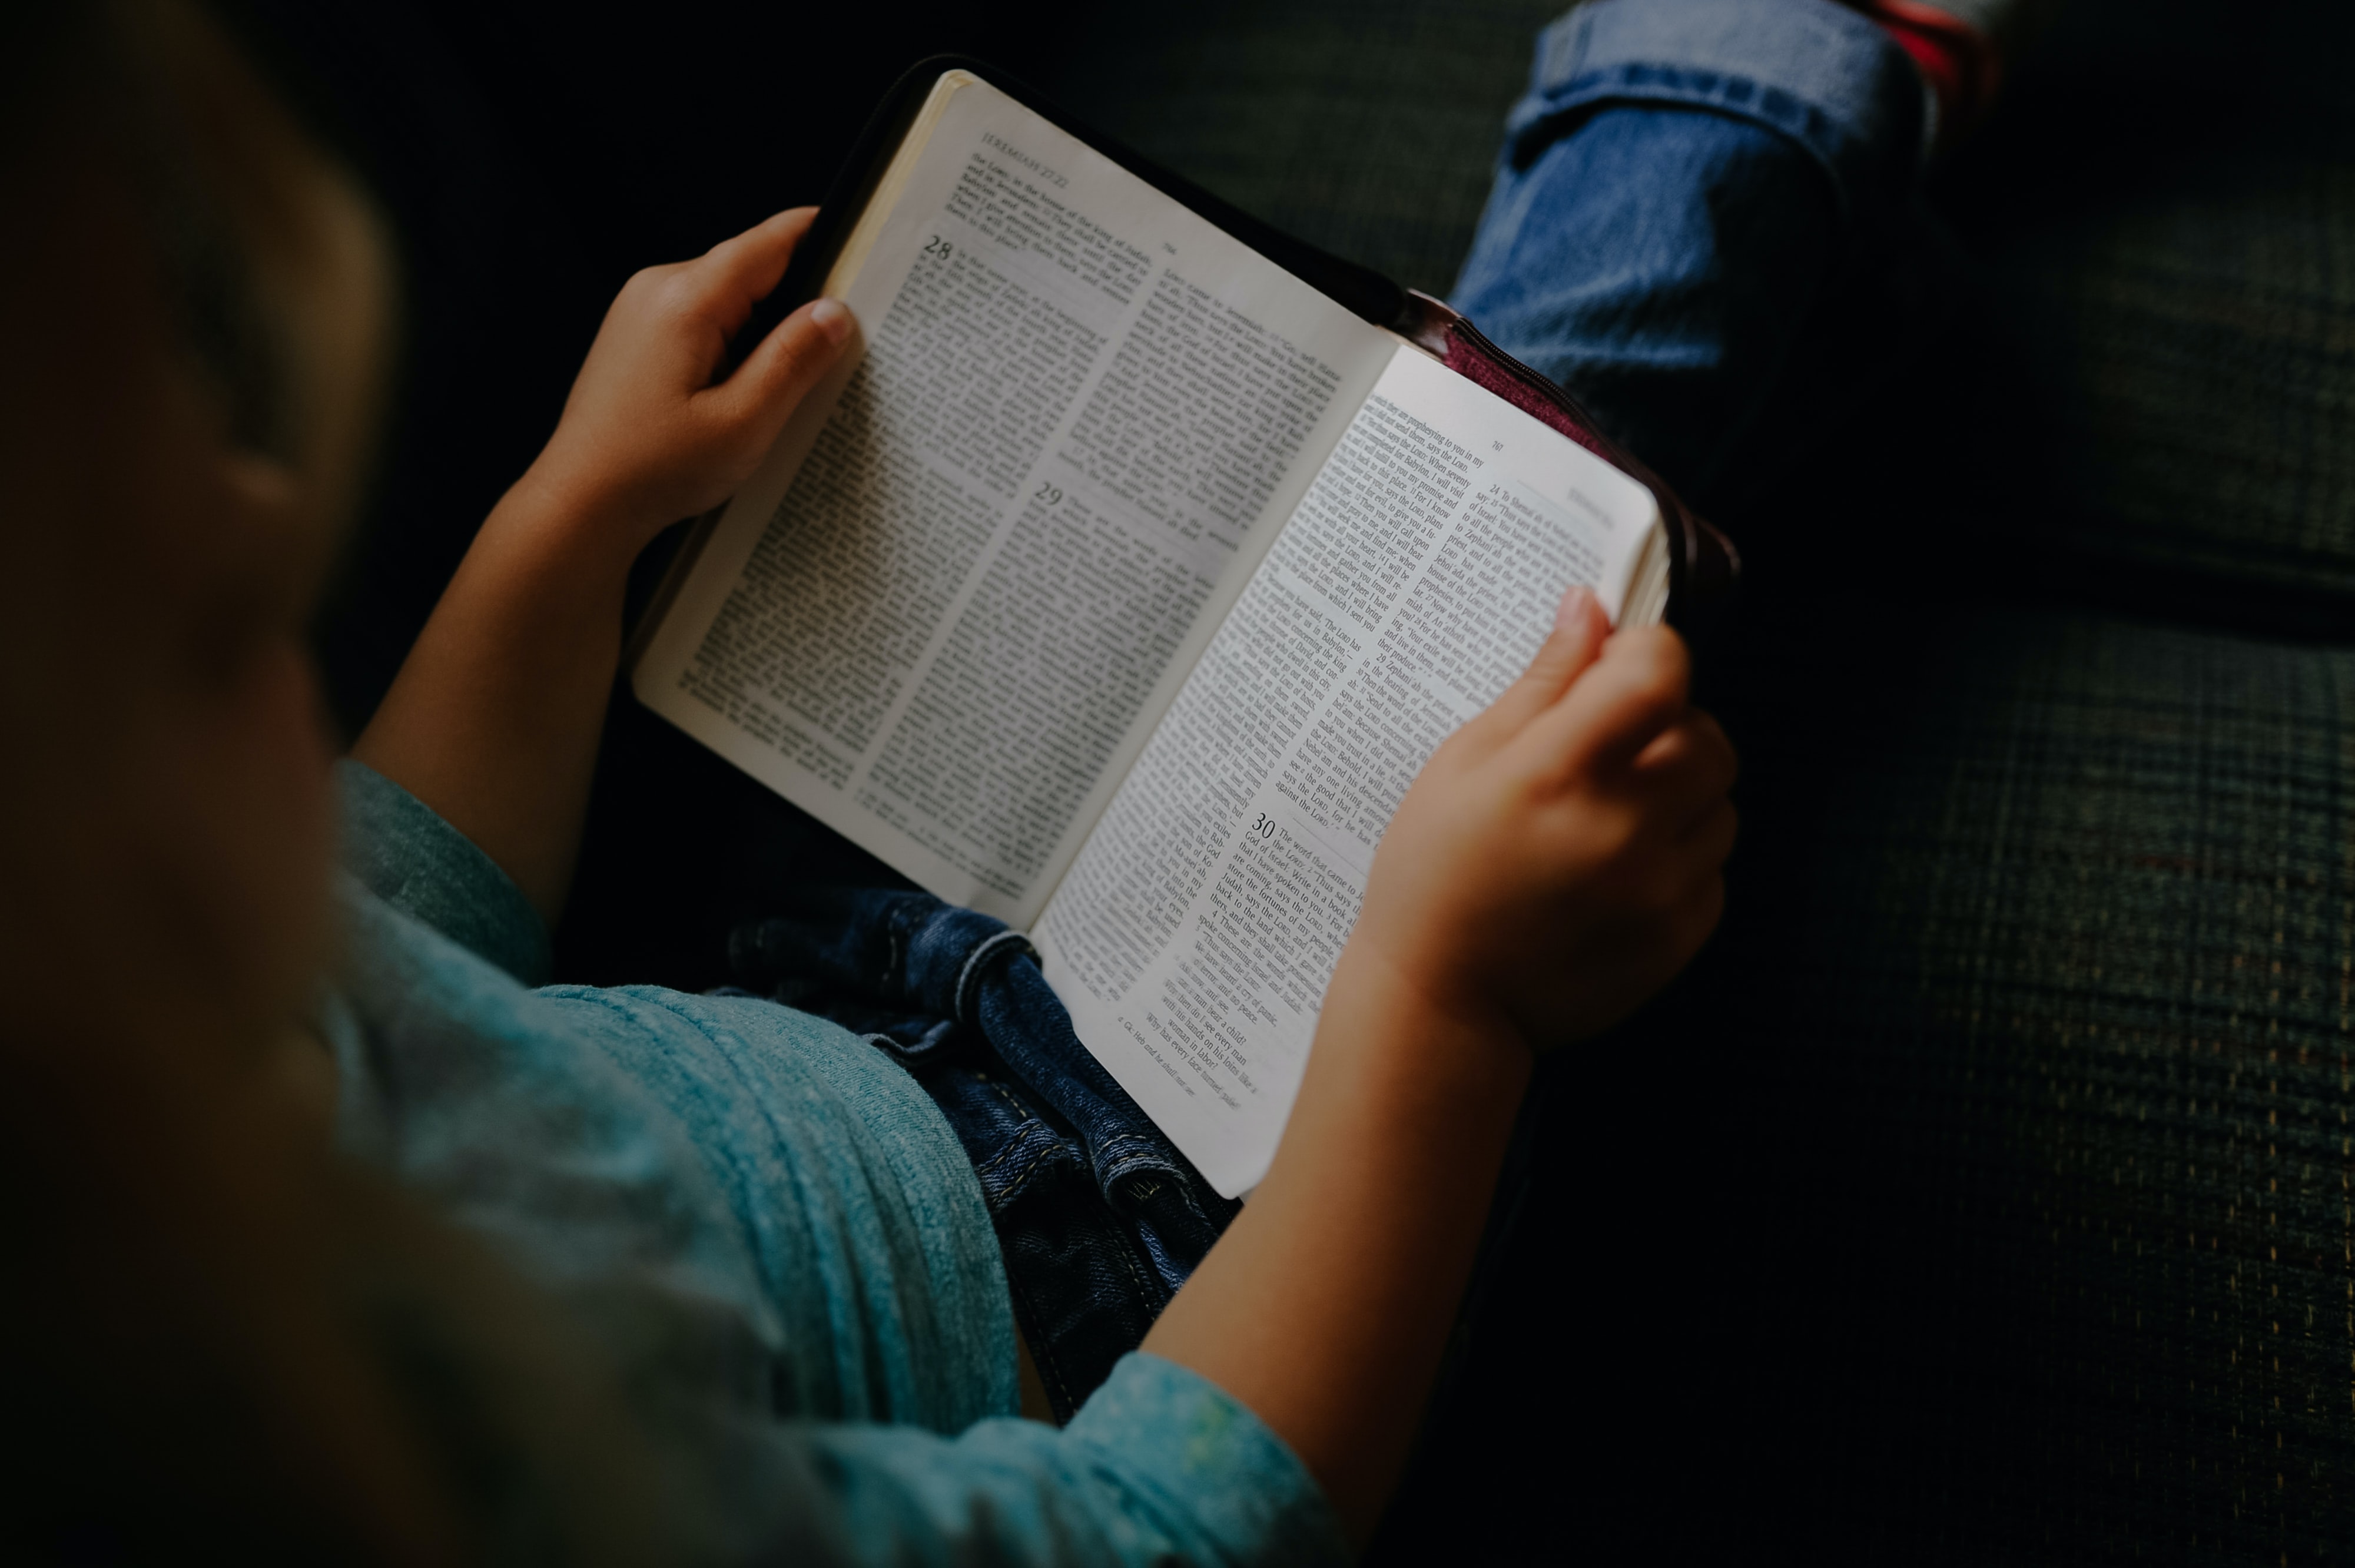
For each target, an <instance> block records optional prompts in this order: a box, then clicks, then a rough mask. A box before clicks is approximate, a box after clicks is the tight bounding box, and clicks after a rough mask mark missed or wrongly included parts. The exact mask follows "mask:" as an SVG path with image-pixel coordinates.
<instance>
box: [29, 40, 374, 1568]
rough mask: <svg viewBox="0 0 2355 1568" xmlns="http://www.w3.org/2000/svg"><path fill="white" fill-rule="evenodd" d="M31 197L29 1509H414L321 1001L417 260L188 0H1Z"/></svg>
mask: <svg viewBox="0 0 2355 1568" xmlns="http://www.w3.org/2000/svg"><path fill="white" fill-rule="evenodd" d="M0 212H5V214H6V218H5V220H0V344H5V346H6V347H5V353H0V734H5V737H6V740H5V752H0V756H5V766H0V1019H5V1022H0V1229H5V1232H6V1233H7V1235H8V1237H9V1245H10V1275H9V1287H8V1290H7V1291H6V1292H5V1299H0V1336H5V1339H6V1340H7V1343H8V1346H9V1351H8V1354H7V1356H6V1357H5V1359H0V1404H5V1407H6V1408H7V1409H8V1410H9V1412H10V1415H11V1419H12V1424H14V1425H15V1427H16V1430H17V1432H18V1435H19V1439H20V1442H19V1445H18V1448H19V1459H18V1462H17V1463H16V1464H15V1465H12V1467H11V1475H10V1477H9V1481H8V1483H7V1487H6V1490H7V1491H8V1493H9V1494H11V1495H10V1496H9V1498H8V1499H7V1504H8V1506H7V1509H6V1511H7V1513H8V1515H9V1518H10V1521H11V1522H10V1524H9V1525H8V1526H7V1527H6V1531H7V1532H8V1533H7V1535H6V1537H5V1538H6V1539H8V1540H10V1541H16V1542H17V1543H18V1544H19V1545H24V1544H27V1542H24V1541H21V1540H20V1538H19V1537H18V1536H17V1534H16V1532H18V1531H31V1532H32V1533H33V1536H34V1541H35V1543H37V1542H38V1541H39V1535H40V1532H41V1531H42V1530H43V1528H44V1526H43V1525H42V1524H41V1523H40V1519H41V1516H42V1514H43V1513H44V1512H48V1513H52V1514H55V1515H57V1516H58V1517H59V1518H62V1519H65V1520H72V1519H75V1518H77V1517H82V1515H79V1514H77V1512H76V1510H77V1509H80V1510H84V1513H85V1514H86V1513H87V1511H88V1510H91V1509H98V1510H100V1512H101V1517H103V1518H106V1519H108V1520H112V1519H115V1518H118V1517H119V1518H122V1519H125V1520H141V1519H145V1520H149V1521H150V1523H151V1524H152V1525H154V1526H155V1528H160V1529H166V1530H168V1529H169V1528H170V1524H169V1521H170V1519H171V1517H172V1513H173V1510H175V1509H184V1510H193V1511H192V1512H189V1513H186V1514H185V1515H184V1516H183V1517H184V1520H185V1521H186V1523H187V1525H188V1527H189V1528H200V1525H199V1523H198V1522H197V1521H199V1520H201V1519H202V1518H203V1516H204V1515H205V1514H206V1513H207V1512H208V1511H210V1510H215V1509H227V1510H229V1513H230V1514H231V1515H233V1516H239V1517H242V1518H245V1519H249V1520H251V1519H261V1518H268V1517H270V1515H271V1514H272V1512H273V1511H276V1510H279V1509H280V1506H281V1505H280V1503H279V1501H278V1499H281V1498H283V1497H285V1496H287V1495H290V1494H291V1495H293V1496H297V1497H302V1496H304V1495H305V1494H309V1496H308V1501H307V1507H308V1509H318V1510H321V1511H323V1512H324V1513H325V1514H326V1515H329V1516H341V1517H344V1518H346V1519H349V1518H354V1517H375V1518H379V1519H381V1518H384V1517H387V1515H388V1508H387V1506H385V1505H383V1504H382V1502H381V1499H378V1501H377V1502H369V1501H366V1500H362V1499H363V1497H364V1495H365V1494H366V1493H367V1492H368V1490H369V1489H370V1488H380V1487H381V1485H382V1483H381V1481H380V1479H379V1478H380V1477H385V1476H394V1475H395V1472H396V1471H397V1470H398V1468H399V1467H398V1466H392V1465H386V1464H382V1463H377V1462H374V1461H371V1460H368V1459H367V1458H365V1457H362V1455H363V1452H364V1451H367V1450H370V1449H371V1448H374V1449H377V1450H382V1448H383V1445H382V1444H381V1443H380V1442H379V1441H378V1435H380V1434H381V1432H382V1431H383V1427H382V1425H381V1424H380V1423H379V1422H378V1421H376V1420H375V1419H374V1418H372V1417H370V1416H368V1414H367V1413H366V1411H365V1410H364V1409H363V1408H362V1407H363V1406H364V1405H366V1404H367V1403H368V1401H369V1400H370V1399H371V1398H374V1397H376V1396H373V1395H369V1394H368V1393H367V1392H366V1390H367V1386H368V1379H367V1376H366V1375H365V1373H364V1371H360V1370H359V1369H362V1368H364V1366H365V1362H364V1360H362V1359H359V1358H357V1356H356V1355H355V1354H354V1352H353V1351H352V1349H351V1347H350V1345H349V1343H348V1342H347V1339H339V1338H338V1336H339V1335H340V1334H342V1333H343V1332H344V1331H343V1330H342V1329H340V1328H338V1327H337V1324H338V1322H339V1321H340V1320H339V1319H338V1317H336V1312H335V1310H334V1309H333V1308H332V1306H331V1305H330V1303H331V1301H332V1299H333V1291H332V1289H331V1288H330V1285H329V1284H328V1281H329V1279H330V1277H331V1275H333V1272H334V1271H333V1269H331V1268H330V1267H329V1265H328V1264H327V1263H326V1262H325V1260H327V1259H329V1258H331V1257H332V1256H333V1255H334V1248H335V1246H336V1244H337V1243H336V1238H337V1237H338V1236H339V1235H341V1234H343V1233H344V1227H343V1224H342V1221H340V1220H338V1219H337V1218H336V1214H338V1213H340V1212H342V1211H340V1210H338V1209H336V1200H334V1197H333V1195H334V1193H335V1191H336V1188H335V1185H334V1182H333V1180H332V1179H331V1175H330V1173H329V1171H328V1168H327V1167H326V1165H325V1158H324V1154H325V1143H326V1138H327V1134H328V1128H329V1119H328V1114H327V1110H328V1107H329V1106H330V1105H331V1104H332V1101H331V1099H330V1098H329V1097H328V1096H326V1095H325V1094H323V1093H320V1091H321V1089H322V1088H323V1087H324V1086H325V1085H326V1084H327V1083H330V1082H331V1079H330V1078H329V1076H328V1074H327V1071H326V1066H325V1055H324V1052H323V1051H321V1050H320V1049H319V1048H318V1046H317V1045H316V1044H315V1042H308V1043H306V1042H305V1041H304V1038H303V1036H302V1033H301V1028H300V1019H301V1014H302V1011H303V1008H304V1005H305V1003H306V1000H307V998H308V995H309V991H310V987H312V985H313V984H314V979H315V974H316V970H317V966H318V965H319V964H320V962H321V960H322V959H323V958H324V957H325V953H326V949H327V944H328V941H329V934H328V919H327V904H326V901H325V896H326V891H327V876H328V866H329V861H328V854H329V847H330V837H331V831H332V813H331V810H330V805H329V796H328V772H327V770H328V762H329V751H328V746H327V743H326V741H325V735H324V732H323V727H322V723H321V720H320V716H319V711H318V701H317V699H316V697H315V695H314V684H313V680H312V677H311V674H310V670H309V666H308V662H307V659H306V656H305V655H304V643H303V637H304V623H305V620H306V618H307V616H308V613H309V609H310V605H311V602H312V599H313V596H314V592H315V588H316V584H317V581H318V579H319V577H320V575H321V574H322V572H323V571H325V567H326V565H327V562H328V560H329V558H330V556H331V555H332V554H333V552H334V549H335V547H336V532H337V528H338V527H339V519H340V517H342V515H343V513H344V512H345V510H346V507H348V505H349V502H350V499H351V496H352V493H353V490H354V488H355V485H356V482H357V475H358V474H359V472H360V469H361V465H362V463H363V460H364V454H365V450H366V445H367V441H366V432H367V430H368V424H369V421H370V419H371V409H370V404H371V401H372V389H373V387H374V385H375V382H376V380H377V378H378V363H379V361H380V360H381V358H382V357H383V353H384V340H385V336H386V335H385V325H384V324H385V316H386V297H387V292H388V291H387V282H388V272H387V266H386V261H385V253H384V251H383V248H382V246H381V244H380V243H379V241H378V237H377V232H376V226H375V223H374V220H373V219H372V218H371V217H370V215H369V210H368V208H367V206H366V205H365V203H364V202H363V201H362V200H361V199H360V198H359V197H357V195H356V194H355V192H354V190H353V187H351V186H350V185H349V184H348V183H347V182H346V181H345V180H344V179H343V178H341V177H340V176H338V175H337V174H336V170H335V169H334V167H333V166H332V165H330V164H329V163H328V162H327V161H326V160H325V158H323V157H322V156H321V155H320V154H319V153H317V152H316V151H315V150H314V148H312V147H311V146H310V145H309V144H307V143H306V142H305V141H304V138H303V137H302V135H301V134H300V133H298V132H297V131H296V130H295V128H294V126H293V123H292V122H291V121H290V120H289V119H288V118H287V116H286V115H285V113H284V112H283V111H282V110H281V109H280V108H279V107H278V106H277V105H276V104H275V102H274V101H273V100H272V98H271V97H270V96H269V94H268V93H267V92H265V91H262V90H261V86H260V84H259V83H258V82H257V81H256V80H255V79H254V78H253V76H252V75H251V73H250V70H249V69H248V68H247V67H246V66H245V65H244V64H243V63H242V62H241V60H240V58H239V56H238V55H237V54H236V53H235V52H234V50H233V49H232V48H230V47H229V44H228V42H227V41H226V39H225V38H224V37H223V36H222V35H220V34H219V33H218V32H217V31H216V30H215V29H214V28H213V27H211V26H210V25H209V24H208V21H207V19H206V18H205V17H204V16H202V15H200V14H199V13H198V12H197V11H196V10H194V9H193V8H191V7H190V6H189V5H186V0H122V3H119V4H117V3H104V4H92V3H79V0H53V3H49V4H29V5H9V6H7V7H5V10H0ZM356 1391H357V1392H356ZM110 1472H111V1477H110ZM296 1477H304V1478H303V1479H300V1480H297V1479H296ZM394 1484H396V1485H397V1484H398V1477H397V1476H396V1477H395V1482H394ZM133 1492H135V1493H137V1494H139V1495H138V1496H136V1497H133V1496H132V1495H129V1494H131V1493H133ZM110 1498H112V1499H113V1500H114V1501H115V1502H116V1503H117V1504H119V1505H121V1511H120V1513H119V1514H115V1513H108V1512H105V1511H104V1510H105V1508H106V1499H110ZM257 1499H269V1500H268V1501H267V1502H261V1501H257ZM305 1511H306V1509H305V1508H304V1507H301V1506H298V1507H296V1508H294V1509H292V1510H291V1512H287V1513H286V1514H285V1515H284V1517H285V1518H286V1519H287V1520H295V1519H296V1518H298V1516H300V1515H302V1514H303V1513H304V1512H305ZM391 1511H392V1512H394V1513H398V1512H400V1511H401V1510H400V1509H398V1508H393V1509H391ZM59 1528H65V1526H62V1525H61V1526H59ZM287 1529H292V1530H293V1531H295V1533H297V1534H298V1535H299V1534H300V1533H301V1532H302V1531H303V1529H304V1526H302V1525H301V1524H299V1523H279V1524H272V1525H269V1526H266V1527H263V1528H262V1529H261V1531H260V1534H261V1537H263V1538H267V1536H268V1535H269V1534H270V1533H271V1531H273V1530H287ZM50 1544H52V1545H53V1544H54V1542H52V1543H50ZM90 1545H91V1550H94V1551H97V1552H101V1553H102V1552H105V1551H106V1550H107V1546H106V1543H105V1542H104V1541H96V1542H91V1543H90ZM36 1549H38V1546H37V1544H36Z"/></svg>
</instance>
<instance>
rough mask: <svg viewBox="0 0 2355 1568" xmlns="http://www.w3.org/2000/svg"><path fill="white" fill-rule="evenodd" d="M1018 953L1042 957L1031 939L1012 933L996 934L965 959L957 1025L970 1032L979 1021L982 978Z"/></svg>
mask: <svg viewBox="0 0 2355 1568" xmlns="http://www.w3.org/2000/svg"><path fill="white" fill-rule="evenodd" d="M1015 953H1019V954H1025V955H1028V956H1030V957H1032V958H1036V957H1037V956H1038V955H1039V950H1038V949H1037V948H1035V947H1033V946H1031V945H1030V939H1029V938H1028V937H1027V936H1025V935H1023V934H1022V933H1020V932H1018V931H1013V930H1007V931H1001V932H999V933H997V934H996V935H995V936H992V937H990V938H989V939H988V940H986V941H985V942H983V943H982V944H980V945H978V946H977V947H975V949H974V950H973V951H972V952H971V953H969V954H967V955H965V960H964V968H962V969H960V970H958V971H957V982H956V1007H955V1015H956V1021H957V1022H958V1023H960V1024H963V1025H964V1026H965V1027H966V1028H968V1029H970V1028H972V1027H974V1026H975V1024H976V1023H978V1022H979V1021H980V1020H979V1019H978V1018H977V1017H976V1016H975V1010H974V1007H975V1001H976V999H977V998H978V997H979V996H980V994H981V982H982V980H983V978H984V977H985V976H987V975H988V973H989V966H990V965H992V964H994V963H996V961H997V960H998V959H1000V958H1003V957H1005V956H1007V955H1009V954H1015Z"/></svg>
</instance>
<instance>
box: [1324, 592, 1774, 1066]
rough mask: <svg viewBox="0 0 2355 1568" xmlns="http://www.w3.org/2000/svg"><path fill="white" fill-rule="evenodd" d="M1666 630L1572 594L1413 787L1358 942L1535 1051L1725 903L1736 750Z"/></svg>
mask: <svg viewBox="0 0 2355 1568" xmlns="http://www.w3.org/2000/svg"><path fill="white" fill-rule="evenodd" d="M1688 674H1689V662H1688V659H1687V656H1686V654H1685V646H1684V643H1683V641H1682V639H1680V638H1679V637H1678V635H1676V634H1675V633H1674V632H1671V631H1668V630H1667V629H1666V628H1649V629H1642V630H1636V631H1628V632H1620V633H1617V634H1613V633H1612V632H1611V630H1610V627H1609V625H1608V624H1607V623H1606V622H1605V621H1604V615H1603V612H1602V609H1601V607H1600V606H1599V605H1597V604H1596V603H1595V601H1594V598H1593V595H1592V594H1590V593H1588V592H1585V591H1584V590H1583V589H1573V590H1572V592H1571V594H1570V596H1569V597H1568V598H1566V599H1564V600H1563V601H1562V606H1561V613H1560V615H1559V616H1558V618H1557V624H1556V629H1555V631H1554V633H1553V635H1552V636H1551V637H1550V639H1549V640H1548V641H1547V643H1546V645H1545V646H1544V648H1543V649H1542V650H1540V653H1539V654H1538V656H1537V659H1536V661H1535V662H1534V663H1533V664H1532V665H1531V666H1530V667H1529V672H1528V673H1527V674H1526V675H1524V676H1523V677H1521V678H1520V680H1519V681H1518V682H1516V683H1515V684H1514V685H1513V687H1512V688H1510V689H1508V691H1506V693H1505V694H1504V695H1503V696H1502V697H1500V698H1498V699H1497V703H1496V706H1494V707H1493V708H1491V709H1488V710H1487V712H1486V713H1484V714H1482V715H1481V716H1480V717H1479V718H1477V719H1476V720H1473V721H1472V722H1471V723H1469V724H1466V725H1465V726H1464V728H1463V729H1462V730H1460V731H1457V732H1456V733H1455V735H1453V736H1452V737H1450V738H1449V740H1448V741H1447V743H1446V744H1445V745H1444V746H1442V747H1441V748H1440V749H1439V752H1438V753H1437V754H1436V755H1434V756H1433V758H1432V760H1431V763H1430V764H1429V765H1428V766H1426V767H1425V768H1424V769H1423V773H1422V776H1421V777H1419V778H1418V779H1416V781H1415V783H1414V787H1413V788H1412V789H1411V790H1409V791H1408V792H1407V796H1406V799H1405V800H1404V802H1403V803H1401V805H1400V807H1399V811H1398V815H1397V816H1396V817H1395V819H1394V820H1393V821H1392V822H1391V827H1390V831H1389V833H1388V834H1387V835H1386V836H1385V837H1383V839H1382V845H1381V849H1380V853H1379V854H1378V855H1376V856H1375V858H1374V866H1373V873H1372V876H1371V878H1370V879H1369V884H1368V887H1367V890H1366V902H1365V908H1364V912H1363V914H1362V915H1361V917H1360V919H1359V923H1358V930H1357V933H1356V934H1355V936H1353V938H1352V939H1351V944H1350V945H1351V946H1352V947H1353V948H1362V949H1363V950H1364V951H1363V952H1362V953H1360V954H1358V955H1355V956H1357V957H1358V958H1359V961H1360V962H1363V961H1365V960H1368V959H1375V960H1379V961H1380V962H1382V963H1384V964H1386V965H1388V966H1389V967H1390V968H1391V971H1392V973H1393V974H1394V975H1395V976H1396V977H1397V978H1398V979H1400V980H1401V981H1402V982H1403V983H1404V984H1405V985H1406V986H1408V987H1410V988H1411V989H1412V991H1414V992H1416V993H1419V994H1420V995H1421V996H1422V997H1424V998H1425V999H1426V1000H1427V1001H1428V1002H1429V1003H1430V1004H1432V1005H1433V1006H1434V1007H1436V1008H1439V1009H1441V1011H1442V1012H1443V1013H1444V1014H1446V1015H1448V1016H1451V1017H1454V1018H1455V1019H1462V1020H1464V1021H1466V1022H1471V1023H1476V1024H1480V1025H1484V1026H1486V1025H1501V1026H1504V1027H1508V1028H1509V1029H1512V1030H1513V1031H1515V1032H1516V1033H1517V1034H1518V1037H1519V1038H1520V1039H1521V1040H1522V1041H1523V1042H1524V1043H1525V1044H1527V1045H1528V1046H1529V1047H1530V1049H1532V1050H1537V1051H1543V1050H1546V1049H1548V1048H1550V1047H1552V1046H1556V1045H1560V1044H1561V1043H1563V1042H1564V1041H1567V1040H1575V1039H1578V1038H1580V1037H1582V1036H1584V1035H1588V1034H1592V1033H1593V1032H1594V1031H1596V1030H1598V1029H1602V1028H1604V1026H1606V1025H1608V1024H1610V1023H1612V1022H1614V1020H1616V1019H1619V1018H1620V1017H1622V1016H1623V1015H1625V1013H1627V1012H1628V1011H1629V1010H1631V1009H1632V1008H1635V1007H1636V1004H1637V1003H1639V1002H1641V1001H1642V1000H1643V999H1644V998H1645V997H1647V996H1649V995H1650V994H1651V993H1652V992H1653V991H1655V990H1657V988H1658V987H1660V986H1661V985H1663V984H1664V983H1666V982H1667V980H1668V977H1669V976H1672V975H1674V974H1675V973H1676V972H1677V971H1678V969H1679V968H1681V967H1683V965H1684V964H1685V962H1686V961H1687V960H1688V959H1689V958H1690V957H1691V956H1692V955H1693V954H1694V952H1695V951H1696V950H1698V949H1699V948H1700V944H1701V942H1702V940H1703V939H1704V938H1706V937H1707V936H1708V934H1709V933H1710V929H1711V928H1712V927H1713V926H1715V925H1716V923H1717V919H1718V915H1719V913H1720V912H1721V909H1722V908H1723V906H1724V901H1725V888H1724V882H1723V880H1721V877H1720V875H1719V870H1720V868H1721V866H1723V864H1724V862H1725V858H1726V855H1727V853H1728V852H1729V851H1730V850H1731V849H1732V846H1733V834H1734V813H1733V806H1732V803H1731V802H1729V801H1728V800H1727V799H1726V791H1727V790H1728V789H1729V788H1730V787H1732V784H1733V775H1734V756H1733V748H1732V745H1731V744H1730V743H1728V741H1726V738H1725V733H1724V731H1721V730H1720V729H1719V728H1718V726H1717V721H1716V720H1713V719H1711V718H1710V716H1709V715H1708V714H1706V713H1702V712H1700V711H1698V710H1695V709H1690V708H1688V707H1687V706H1686V681H1687V677H1688Z"/></svg>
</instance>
